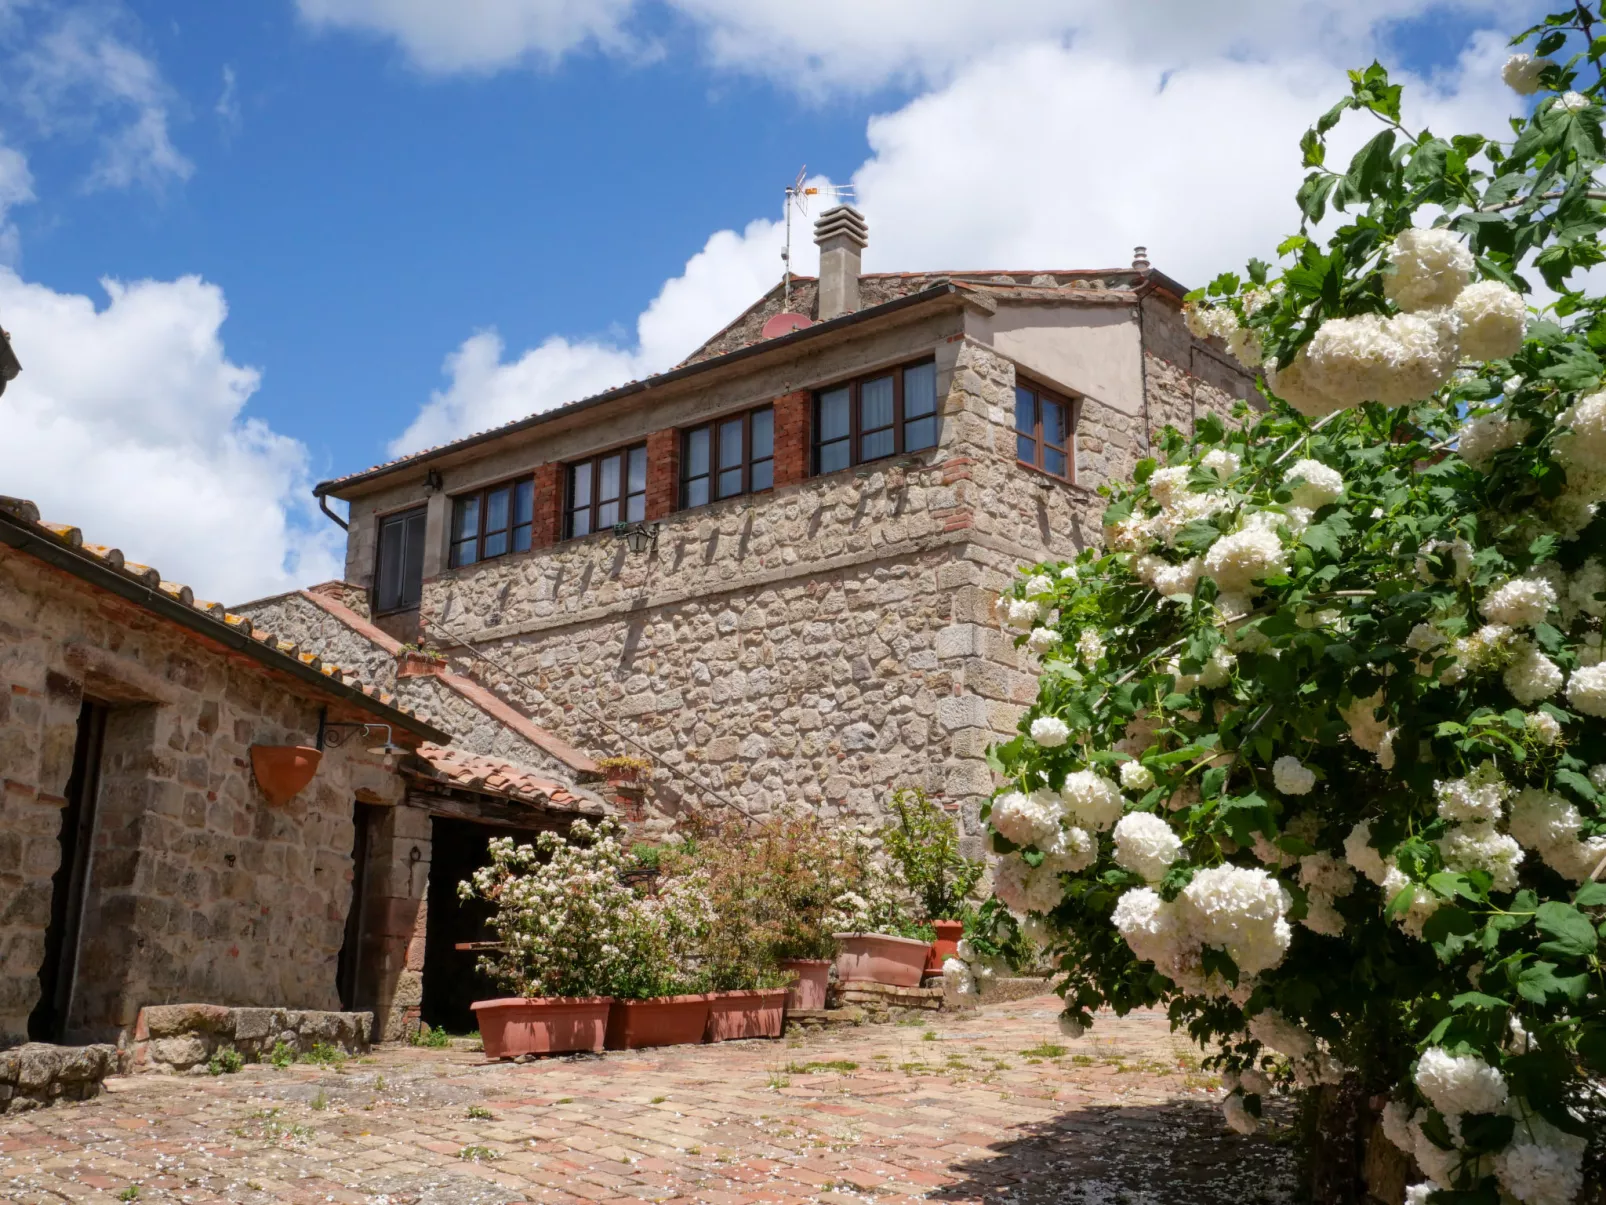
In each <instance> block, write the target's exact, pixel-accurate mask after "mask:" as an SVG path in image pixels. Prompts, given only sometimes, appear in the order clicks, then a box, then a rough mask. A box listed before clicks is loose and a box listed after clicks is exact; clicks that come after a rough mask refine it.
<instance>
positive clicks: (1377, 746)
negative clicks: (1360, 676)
mask: <svg viewBox="0 0 1606 1205" xmlns="http://www.w3.org/2000/svg"><path fill="white" fill-rule="evenodd" d="M1382 706H1383V692H1382V691H1378V692H1377V693H1376V694H1373V695H1369V696H1367V697H1366V698H1364V699H1356V700H1355V701H1353V702H1352V703H1351V704H1350V705H1349V706H1348V707H1340V708H1339V709H1338V714H1339V717H1340V718H1341V719H1342V720H1343V721H1344V723H1345V724H1347V725H1348V726H1349V737H1350V740H1352V741H1354V742H1355V745H1356V747H1357V748H1360V749H1365V750H1366V751H1367V752H1368V753H1371V754H1374V755H1376V757H1377V760H1378V764H1379V765H1381V766H1382V767H1383V768H1384V769H1385V770H1387V769H1390V768H1392V766H1393V760H1394V759H1393V756H1392V754H1385V752H1384V750H1385V749H1387V748H1389V747H1390V746H1391V744H1392V740H1393V733H1394V731H1395V730H1394V728H1393V727H1391V726H1390V724H1389V722H1388V719H1387V718H1384V719H1378V718H1377V711H1378V709H1379V708H1381V707H1382Z"/></svg>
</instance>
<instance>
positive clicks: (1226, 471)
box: [1199, 448, 1243, 477]
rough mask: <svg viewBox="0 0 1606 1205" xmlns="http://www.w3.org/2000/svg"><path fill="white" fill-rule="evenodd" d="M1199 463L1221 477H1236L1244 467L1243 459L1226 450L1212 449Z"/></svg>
mask: <svg viewBox="0 0 1606 1205" xmlns="http://www.w3.org/2000/svg"><path fill="white" fill-rule="evenodd" d="M1199 463H1200V464H1201V465H1203V466H1204V467H1205V468H1207V469H1209V470H1211V471H1212V472H1214V473H1216V474H1218V475H1219V476H1221V477H1235V476H1237V474H1238V470H1239V468H1241V467H1242V466H1243V459H1242V458H1241V457H1240V456H1239V455H1238V453H1236V452H1229V451H1227V449H1225V448H1211V449H1210V451H1208V452H1206V453H1205V454H1204V455H1203V456H1202V457H1200V459H1199Z"/></svg>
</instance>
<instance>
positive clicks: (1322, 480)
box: [1283, 460, 1344, 510]
mask: <svg viewBox="0 0 1606 1205" xmlns="http://www.w3.org/2000/svg"><path fill="white" fill-rule="evenodd" d="M1283 481H1284V482H1285V483H1286V484H1287V485H1288V486H1289V487H1290V488H1291V489H1292V490H1293V494H1294V497H1293V499H1292V505H1294V506H1302V507H1304V508H1305V509H1307V510H1320V509H1321V508H1322V507H1324V506H1326V505H1327V504H1328V503H1329V502H1332V501H1335V500H1336V499H1338V498H1339V497H1341V496H1342V495H1343V493H1344V477H1343V475H1342V474H1341V473H1339V471H1338V470H1337V469H1334V468H1329V467H1328V466H1327V465H1325V464H1323V463H1322V462H1321V461H1319V460H1296V461H1295V462H1294V464H1293V467H1291V468H1290V469H1289V470H1288V472H1286V473H1284V474H1283Z"/></svg>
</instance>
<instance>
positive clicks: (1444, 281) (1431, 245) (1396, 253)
mask: <svg viewBox="0 0 1606 1205" xmlns="http://www.w3.org/2000/svg"><path fill="white" fill-rule="evenodd" d="M1389 262H1390V263H1391V264H1393V266H1394V271H1392V272H1390V273H1388V274H1387V275H1385V276H1384V277H1383V294H1384V296H1386V297H1387V298H1388V299H1389V300H1390V301H1392V302H1393V303H1394V304H1395V305H1397V306H1399V307H1400V308H1401V309H1402V310H1406V311H1408V312H1414V311H1418V310H1435V309H1440V308H1442V307H1443V306H1447V305H1450V304H1451V303H1452V302H1454V301H1455V299H1456V296H1457V295H1458V294H1459V293H1460V292H1461V290H1462V289H1464V288H1466V287H1467V282H1468V281H1469V280H1471V278H1472V270H1473V269H1474V268H1475V267H1476V266H1477V263H1476V261H1475V260H1474V259H1473V258H1472V252H1471V251H1469V250H1467V245H1466V243H1464V242H1463V241H1462V240H1461V238H1460V236H1459V235H1457V234H1455V233H1454V232H1453V231H1450V230H1442V229H1440V230H1436V229H1411V230H1402V231H1400V233H1399V236H1398V237H1396V238H1395V240H1394V246H1393V247H1392V248H1390V250H1389Z"/></svg>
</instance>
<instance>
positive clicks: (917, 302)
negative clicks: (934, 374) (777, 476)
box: [312, 281, 971, 499]
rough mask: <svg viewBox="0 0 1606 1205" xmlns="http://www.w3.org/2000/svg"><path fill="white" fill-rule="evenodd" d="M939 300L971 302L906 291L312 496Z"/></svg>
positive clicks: (948, 291)
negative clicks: (903, 293)
mask: <svg viewBox="0 0 1606 1205" xmlns="http://www.w3.org/2000/svg"><path fill="white" fill-rule="evenodd" d="M944 298H955V299H957V300H961V301H968V300H971V299H970V298H968V297H966V296H965V295H964V293H963V291H962V290H960V289H959V288H958V287H956V286H955V285H954V284H952V283H950V282H947V281H945V282H943V283H942V284H939V285H933V286H932V287H931V288H929V289H922V290H921V291H920V292H918V293H911V294H909V295H908V296H907V297H896V298H893V300H891V301H885V302H882V303H881V304H880V305H876V306H871V307H870V308H868V309H863V310H855V311H854V312H853V313H851V314H844V315H842V316H841V317H840V318H832V319H831V320H830V321H828V322H817V323H815V324H814V325H813V326H809V327H805V328H803V329H802V330H800V331H792V332H791V333H789V334H785V335H778V336H776V337H775V338H773V339H765V340H762V341H760V342H758V343H752V344H749V345H748V346H746V347H739V348H737V349H736V350H735V351H729V352H726V353H725V354H724V355H722V356H714V357H712V358H711V359H707V360H699V361H697V362H696V363H695V364H686V365H683V366H681V367H679V368H673V369H670V370H669V371H668V372H662V373H659V374H658V375H657V376H651V377H648V378H647V379H646V380H643V381H632V382H631V383H630V384H628V385H621V386H619V387H618V388H617V389H610V390H608V391H606V392H604V393H599V394H596V395H594V396H592V397H588V398H582V399H581V400H580V401H577V402H570V403H569V404H568V405H566V406H559V407H558V408H557V409H555V410H544V411H542V412H541V413H539V414H532V415H530V416H529V417H528V418H522V419H519V420H517V421H516V422H511V423H507V424H506V425H504V426H501V427H495V428H492V429H491V430H489V431H481V432H480V433H478V434H477V435H469V436H465V437H464V438H462V439H459V440H456V441H455V442H453V443H449V444H442V445H441V446H440V447H438V448H431V449H430V450H429V451H427V452H419V453H418V454H416V455H414V456H409V457H407V458H405V459H403V460H398V461H395V462H393V463H391V464H387V465H381V466H379V467H378V468H373V469H369V470H368V471H367V472H365V473H357V474H354V475H353V476H350V477H342V478H339V479H337V480H332V481H320V482H319V483H318V484H317V485H315V486H313V488H312V494H313V497H315V498H322V497H331V498H342V499H344V498H345V497H346V492H347V491H348V490H351V489H353V488H355V487H357V486H362V485H369V484H372V483H373V482H375V481H378V480H381V479H382V478H385V477H388V476H390V475H391V474H393V473H401V472H405V471H407V470H410V469H417V468H418V467H420V466H421V465H426V464H429V463H430V462H432V461H436V460H441V459H443V458H445V457H447V456H451V455H455V454H456V453H459V452H462V451H464V450H466V449H468V448H473V447H477V446H479V445H481V444H487V443H493V442H495V441H497V440H500V439H506V438H507V437H508V436H510V435H517V434H519V433H520V432H523V431H528V430H530V429H532V428H534V427H539V426H543V425H545V424H547V423H550V422H555V421H557V420H558V419H560V418H566V417H568V416H569V415H572V414H579V413H581V412H583V411H585V410H590V409H592V408H593V407H596V406H601V405H605V404H607V403H609V402H614V401H618V400H619V399H621V398H626V397H632V396H635V395H636V394H641V393H646V392H647V391H648V390H651V389H659V388H662V387H663V386H665V385H671V384H674V383H676V382H678V381H681V380H684V379H686V378H688V377H692V376H697V375H700V374H702V373H706V372H713V371H715V370H717V369H720V368H724V367H728V366H729V365H732V364H737V363H740V362H741V361H743V360H749V359H754V358H757V357H759V356H766V355H773V354H775V353H777V352H784V351H787V350H789V349H791V348H793V347H796V346H798V345H799V344H804V343H808V342H811V341H814V340H817V339H821V338H824V337H825V336H827V335H831V334H834V333H836V332H838V331H843V330H847V329H849V328H851V327H854V326H858V325H860V324H862V323H865V322H870V321H873V320H875V319H877V318H883V317H887V316H889V315H891V314H895V313H897V312H898V311H900V310H906V309H913V308H915V307H917V306H921V305H925V304H928V303H930V302H934V301H940V300H943V299H944Z"/></svg>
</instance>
